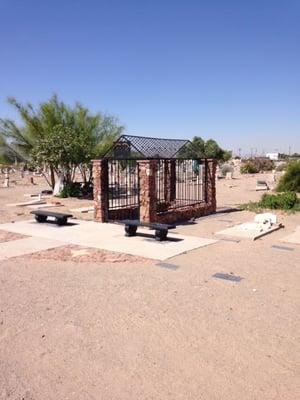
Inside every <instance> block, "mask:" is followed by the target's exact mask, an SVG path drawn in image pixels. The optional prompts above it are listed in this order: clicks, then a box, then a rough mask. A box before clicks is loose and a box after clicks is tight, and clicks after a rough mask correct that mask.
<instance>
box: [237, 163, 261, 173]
mask: <svg viewBox="0 0 300 400" xmlns="http://www.w3.org/2000/svg"><path fill="white" fill-rule="evenodd" d="M240 172H241V174H257V173H258V172H259V169H258V168H257V167H256V166H255V164H254V162H253V161H250V160H249V161H246V162H245V163H244V164H243V165H242V166H241V168H240Z"/></svg>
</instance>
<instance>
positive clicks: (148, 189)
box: [138, 160, 157, 222]
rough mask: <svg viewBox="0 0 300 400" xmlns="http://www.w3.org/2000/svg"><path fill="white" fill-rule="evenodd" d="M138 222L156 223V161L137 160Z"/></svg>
mask: <svg viewBox="0 0 300 400" xmlns="http://www.w3.org/2000/svg"><path fill="white" fill-rule="evenodd" d="M138 165H139V181H140V220H141V221H143V222H155V221H156V205H157V198H156V189H157V188H156V169H157V161H156V160H139V161H138Z"/></svg>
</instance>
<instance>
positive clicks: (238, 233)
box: [215, 222, 282, 240]
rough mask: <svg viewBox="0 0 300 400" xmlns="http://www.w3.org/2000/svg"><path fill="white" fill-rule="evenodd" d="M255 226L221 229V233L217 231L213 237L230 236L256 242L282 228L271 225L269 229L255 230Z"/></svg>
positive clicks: (240, 225) (236, 226)
mask: <svg viewBox="0 0 300 400" xmlns="http://www.w3.org/2000/svg"><path fill="white" fill-rule="evenodd" d="M256 226H257V224H256V223H252V222H250V223H248V222H247V223H244V224H239V225H235V226H232V227H230V228H227V229H223V230H222V231H218V232H216V233H215V235H220V236H225V237H226V236H230V237H237V238H242V239H250V240H256V239H258V238H260V237H262V236H265V235H268V234H269V233H272V232H275V231H277V230H278V229H280V228H282V226H281V225H275V224H274V225H273V226H272V227H271V228H270V229H267V228H266V229H264V228H261V229H257V227H256Z"/></svg>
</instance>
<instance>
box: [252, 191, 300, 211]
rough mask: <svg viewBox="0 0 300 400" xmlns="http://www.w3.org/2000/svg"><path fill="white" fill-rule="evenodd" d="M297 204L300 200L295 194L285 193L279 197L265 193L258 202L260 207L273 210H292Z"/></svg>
mask: <svg viewBox="0 0 300 400" xmlns="http://www.w3.org/2000/svg"><path fill="white" fill-rule="evenodd" d="M297 202H298V198H297V195H296V193H295V192H284V193H280V194H277V195H276V194H267V193H264V194H263V195H262V197H261V199H260V201H259V202H258V207H261V208H270V209H271V210H292V209H293V208H294V206H295V205H296V204H297Z"/></svg>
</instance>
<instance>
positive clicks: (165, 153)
mask: <svg viewBox="0 0 300 400" xmlns="http://www.w3.org/2000/svg"><path fill="white" fill-rule="evenodd" d="M186 145H191V142H190V141H189V140H183V139H162V138H153V137H145V136H132V135H122V136H120V137H119V139H118V140H117V141H116V142H114V144H113V146H112V147H111V148H110V149H109V150H108V152H107V153H106V154H105V156H104V157H105V158H115V159H126V158H135V159H151V158H152V159H157V158H178V155H179V153H180V151H182V150H183V148H184V147H185V146H186Z"/></svg>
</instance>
